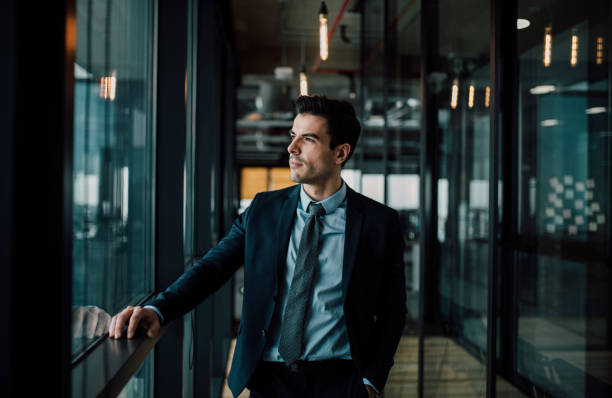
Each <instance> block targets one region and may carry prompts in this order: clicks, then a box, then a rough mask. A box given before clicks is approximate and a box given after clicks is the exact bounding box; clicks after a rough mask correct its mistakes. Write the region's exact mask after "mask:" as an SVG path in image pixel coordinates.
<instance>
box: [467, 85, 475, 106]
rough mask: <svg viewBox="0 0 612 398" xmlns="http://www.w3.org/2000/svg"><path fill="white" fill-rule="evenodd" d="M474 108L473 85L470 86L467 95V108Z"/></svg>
mask: <svg viewBox="0 0 612 398" xmlns="http://www.w3.org/2000/svg"><path fill="white" fill-rule="evenodd" d="M473 107H474V85H473V84H470V89H469V94H468V108H470V109H472V108H473Z"/></svg>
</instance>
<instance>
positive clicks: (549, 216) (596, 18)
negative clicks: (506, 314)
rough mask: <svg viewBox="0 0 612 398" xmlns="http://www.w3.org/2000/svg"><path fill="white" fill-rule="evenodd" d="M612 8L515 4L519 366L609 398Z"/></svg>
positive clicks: (550, 381)
mask: <svg viewBox="0 0 612 398" xmlns="http://www.w3.org/2000/svg"><path fill="white" fill-rule="evenodd" d="M610 10H611V5H610V2H609V1H589V2H586V3H584V4H581V5H580V6H577V4H575V3H573V2H570V1H567V0H565V1H557V2H554V3H544V2H538V1H533V0H529V1H528V0H520V1H518V12H519V18H521V19H523V20H526V21H529V25H528V26H523V27H522V28H521V29H519V30H518V32H517V37H518V39H517V44H518V58H519V59H518V68H519V76H518V92H517V93H516V94H517V97H518V123H517V125H518V129H517V131H516V142H517V148H516V149H517V152H516V164H515V166H514V167H515V173H516V177H517V186H516V189H515V190H513V194H512V199H513V201H515V202H516V214H517V217H516V220H512V221H513V222H515V223H516V225H515V228H516V230H517V237H516V242H515V245H513V248H514V250H513V251H512V264H508V265H511V266H512V267H514V270H515V275H516V291H515V294H516V297H515V305H516V314H517V318H516V324H515V325H514V327H515V328H516V345H515V347H516V348H515V355H516V372H517V373H518V375H519V376H520V378H521V379H522V380H524V381H525V382H526V383H530V384H534V385H536V386H537V387H538V388H540V389H541V390H543V391H544V392H546V393H548V394H551V395H553V396H572V397H595V396H610V395H611V394H612V388H611V384H612V353H611V352H610V350H611V348H612V347H611V344H612V323H611V317H610V315H611V309H612V296H611V295H610V287H611V282H612V271H611V269H610V264H611V262H610V247H611V245H610V243H611V242H610V238H611V234H610V193H611V192H610V189H611V184H610V177H611V173H610V160H611V152H610V149H611V142H612V141H611V134H612V133H611V132H610V131H611V129H610V105H611V104H610V94H611V92H610V51H609V45H610V22H611V21H610ZM523 24H524V25H525V23H523Z"/></svg>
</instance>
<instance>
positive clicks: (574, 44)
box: [570, 35, 578, 68]
mask: <svg viewBox="0 0 612 398" xmlns="http://www.w3.org/2000/svg"><path fill="white" fill-rule="evenodd" d="M577 63H578V35H572V53H571V56H570V64H571V65H572V68H573V67H574V66H576V64H577Z"/></svg>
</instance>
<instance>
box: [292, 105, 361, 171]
mask: <svg viewBox="0 0 612 398" xmlns="http://www.w3.org/2000/svg"><path fill="white" fill-rule="evenodd" d="M295 110H296V112H297V113H298V114H300V113H306V114H310V115H315V116H321V117H323V118H325V120H326V121H327V133H328V134H329V136H330V138H331V139H330V142H329V146H330V148H331V149H334V148H335V147H336V146H338V145H340V144H344V143H345V142H346V143H348V144H349V145H350V146H351V151H350V152H349V155H348V157H347V158H346V160H345V161H344V163H342V166H344V164H345V163H346V162H347V161H348V160H349V159H350V158H351V156H353V153H355V147H356V146H357V140H358V139H359V133H360V130H361V124H359V120H357V116H355V109H354V108H353V105H351V103H350V102H348V101H342V100H334V99H329V98H327V97H325V96H318V95H312V96H309V95H301V96H300V97H299V98H298V99H297V101H295Z"/></svg>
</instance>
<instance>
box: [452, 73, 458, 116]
mask: <svg viewBox="0 0 612 398" xmlns="http://www.w3.org/2000/svg"><path fill="white" fill-rule="evenodd" d="M458 98H459V82H458V81H457V79H455V80H453V88H452V90H451V108H452V109H456V108H457V100H458Z"/></svg>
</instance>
